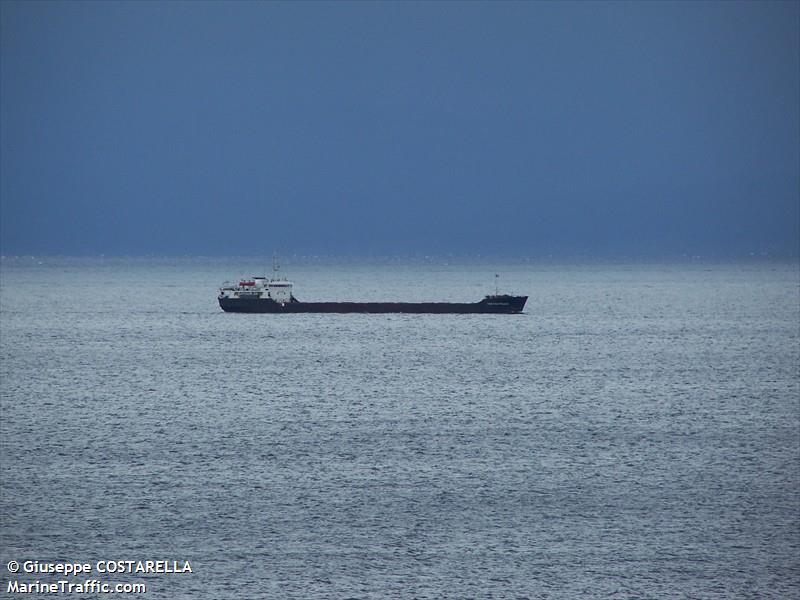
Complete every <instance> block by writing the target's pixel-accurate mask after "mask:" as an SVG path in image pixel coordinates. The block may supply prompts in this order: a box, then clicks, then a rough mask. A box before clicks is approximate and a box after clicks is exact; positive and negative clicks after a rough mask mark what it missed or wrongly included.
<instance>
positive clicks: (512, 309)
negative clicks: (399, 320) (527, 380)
mask: <svg viewBox="0 0 800 600" xmlns="http://www.w3.org/2000/svg"><path fill="white" fill-rule="evenodd" d="M527 300H528V297H527V296H489V297H487V298H484V299H483V300H481V301H480V302H470V303H458V302H299V301H297V300H294V299H293V301H291V302H284V303H281V302H276V301H275V300H271V299H269V298H229V297H221V298H219V305H220V307H221V308H222V310H224V311H225V312H241V313H377V314H381V313H412V314H426V313H431V314H474V313H477V314H514V313H520V312H522V309H523V308H524V307H525V302H526V301H527Z"/></svg>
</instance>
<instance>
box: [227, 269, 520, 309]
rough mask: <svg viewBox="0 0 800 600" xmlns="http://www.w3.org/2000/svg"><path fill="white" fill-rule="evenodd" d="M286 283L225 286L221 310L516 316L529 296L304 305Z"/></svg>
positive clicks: (262, 279) (257, 279)
mask: <svg viewBox="0 0 800 600" xmlns="http://www.w3.org/2000/svg"><path fill="white" fill-rule="evenodd" d="M292 287H293V284H292V282H290V281H287V280H286V279H267V278H266V277H252V278H250V279H242V280H240V281H239V283H238V285H236V284H232V283H227V282H226V283H223V284H222V286H221V287H220V289H219V296H218V297H217V299H218V300H219V306H220V308H222V310H224V311H225V312H238V313H416V314H422V313H434V314H471V313H486V314H515V313H521V312H522V309H523V308H524V307H525V302H526V301H527V300H528V297H527V296H510V295H508V294H500V293H495V294H492V295H488V296H486V297H485V298H484V299H483V300H480V301H479V302H301V301H300V300H298V299H297V298H295V297H294V294H293V293H292Z"/></svg>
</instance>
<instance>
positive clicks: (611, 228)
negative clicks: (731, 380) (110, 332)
mask: <svg viewBox="0 0 800 600" xmlns="http://www.w3.org/2000/svg"><path fill="white" fill-rule="evenodd" d="M0 10H1V11H2V14H1V16H2V54H1V55H0V60H1V64H0V84H1V87H0V94H2V96H1V98H0V99H1V100H2V101H1V102H0V118H1V121H0V134H1V136H2V148H1V151H2V156H1V157H0V158H1V160H0V194H1V195H0V249H1V250H2V252H3V253H4V254H31V253H32V254H100V253H105V254H151V253H155V254H207V255H216V254H242V253H245V254H263V255H268V254H271V253H272V252H274V251H275V252H279V253H284V254H286V253H297V254H314V253H333V254H359V253H377V254H421V253H456V254H463V253H467V254H474V253H494V254H506V255H509V254H511V255H523V256H536V255H540V254H556V255H573V254H589V255H598V256H606V255H628V256H637V255H654V254H655V255H658V254H667V255H669V254H683V253H686V254H703V255H705V254H722V255H727V254H749V253H750V252H756V253H760V252H769V253H771V254H783V255H787V254H788V255H797V254H798V252H799V251H800V248H799V245H800V242H799V241H798V240H799V239H800V209H799V208H798V207H799V205H800V115H799V113H800V39H799V38H798V35H799V33H798V32H799V31H800V3H798V2H776V3H770V2H719V3H698V2H677V3H654V2H633V3H601V2H586V3H567V2H553V3H543V2H524V3H511V2H509V3H480V2H470V3H459V2H431V3H410V2H402V3H378V2H355V3H345V2H326V3H319V4H318V3H312V2H299V3H277V2H264V3H244V2H226V3H222V2H220V3H200V2H175V3H169V2H132V3H121V2H88V3H80V2H52V3H51V2H19V3H18V2H10V1H3V2H0Z"/></svg>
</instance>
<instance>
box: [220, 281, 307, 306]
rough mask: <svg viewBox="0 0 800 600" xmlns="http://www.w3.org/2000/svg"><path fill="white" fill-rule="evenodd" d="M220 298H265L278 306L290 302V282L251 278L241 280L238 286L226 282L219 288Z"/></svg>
mask: <svg viewBox="0 0 800 600" xmlns="http://www.w3.org/2000/svg"><path fill="white" fill-rule="evenodd" d="M219 297H220V298H267V299H270V300H274V301H275V302H278V303H279V304H286V303H287V302H292V301H293V298H292V282H291V281H287V280H285V279H267V278H266V277H252V278H250V279H242V280H240V281H239V284H238V285H234V284H232V283H230V282H228V281H226V282H225V283H223V284H222V287H220V288H219Z"/></svg>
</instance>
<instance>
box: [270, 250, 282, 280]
mask: <svg viewBox="0 0 800 600" xmlns="http://www.w3.org/2000/svg"><path fill="white" fill-rule="evenodd" d="M280 269H281V266H280V265H279V264H278V255H277V254H273V255H272V274H273V279H277V278H278V271H280Z"/></svg>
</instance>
